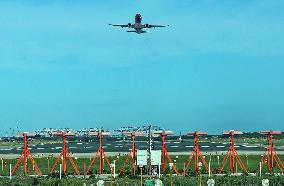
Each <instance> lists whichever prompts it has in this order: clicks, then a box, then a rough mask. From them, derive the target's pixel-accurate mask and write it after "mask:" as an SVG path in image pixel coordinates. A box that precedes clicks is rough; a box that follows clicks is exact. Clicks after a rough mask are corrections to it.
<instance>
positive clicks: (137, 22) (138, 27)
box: [131, 14, 145, 34]
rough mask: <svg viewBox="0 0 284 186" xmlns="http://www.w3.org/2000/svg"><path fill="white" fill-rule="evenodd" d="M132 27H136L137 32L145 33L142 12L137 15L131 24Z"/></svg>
mask: <svg viewBox="0 0 284 186" xmlns="http://www.w3.org/2000/svg"><path fill="white" fill-rule="evenodd" d="M131 28H134V29H135V32H136V33H137V34H141V33H145V31H143V25H142V17H141V15H140V14H136V15H135V23H134V24H132V25H131Z"/></svg>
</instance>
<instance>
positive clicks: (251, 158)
mask: <svg viewBox="0 0 284 186" xmlns="http://www.w3.org/2000/svg"><path fill="white" fill-rule="evenodd" d="M279 157H280V159H281V160H282V161H283V159H284V155H280V156H279ZM125 158H126V157H125V156H120V157H119V158H118V159H117V157H116V156H113V157H109V160H110V162H113V160H116V172H118V169H119V168H121V167H122V164H123V162H124V160H125ZM171 158H172V160H173V161H175V165H176V167H177V169H178V170H179V171H180V172H181V170H183V168H184V166H185V163H186V161H187V159H188V156H184V155H182V156H171ZM223 158H224V155H220V156H219V163H218V157H217V156H216V155H211V156H210V155H207V156H205V159H206V161H207V162H209V161H210V162H211V163H210V164H211V170H212V172H213V173H217V169H219V168H220V166H221V162H222V160H223ZM240 158H241V160H242V161H243V163H244V164H245V166H246V168H247V171H248V172H251V173H252V172H253V171H254V170H255V169H256V167H257V166H258V165H259V161H260V156H259V155H248V156H247V157H246V156H245V155H241V156H240ZM35 161H36V163H37V164H38V166H39V168H40V170H41V172H42V173H43V174H44V175H48V174H49V173H50V170H51V168H52V166H53V164H54V163H55V161H56V157H52V158H48V159H47V158H35ZM74 161H75V163H76V165H77V168H78V170H79V171H80V173H81V174H83V173H84V172H85V171H84V165H85V166H86V168H88V166H89V164H90V162H91V160H90V158H77V159H76V160H75V159H74ZM3 162H4V164H5V165H4V167H3V171H2V169H1V171H0V173H1V175H9V164H12V166H14V165H15V163H16V159H4V160H3ZM193 163H194V162H193V161H192V162H191V164H190V166H189V168H188V170H187V173H188V174H193ZM168 165H169V164H168V162H167V164H166V167H167V170H166V172H167V173H169V166H168ZM29 169H30V170H31V172H32V170H33V167H32V165H31V163H30V162H29ZM56 170H57V171H59V166H58V167H57V168H56ZM98 170H99V159H98V158H97V159H96V161H95V163H94V165H93V168H92V173H93V174H97V173H98ZM266 171H267V169H266V168H264V170H263V172H266ZM68 172H69V174H71V175H73V174H74V171H73V168H72V166H71V164H70V162H69V161H68ZM202 172H203V173H205V169H204V166H203V167H202ZM236 172H239V173H240V172H242V170H241V168H240V166H239V165H236ZM275 172H279V170H278V167H277V166H276V165H275ZM22 173H23V167H22V166H21V167H19V170H18V171H17V174H18V175H20V174H22ZM104 173H110V169H109V167H108V166H107V163H106V161H104ZM224 173H229V161H227V164H226V166H225V168H224ZM125 174H127V175H128V174H129V175H131V164H130V162H128V164H127V165H126V168H125Z"/></svg>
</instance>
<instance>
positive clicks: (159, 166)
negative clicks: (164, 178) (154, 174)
mask: <svg viewBox="0 0 284 186" xmlns="http://www.w3.org/2000/svg"><path fill="white" fill-rule="evenodd" d="M158 168H159V179H160V178H161V165H160V164H158Z"/></svg>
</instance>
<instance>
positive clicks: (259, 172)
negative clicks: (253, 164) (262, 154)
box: [259, 162, 261, 176]
mask: <svg viewBox="0 0 284 186" xmlns="http://www.w3.org/2000/svg"><path fill="white" fill-rule="evenodd" d="M259 176H261V162H259Z"/></svg>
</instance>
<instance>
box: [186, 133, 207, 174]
mask: <svg viewBox="0 0 284 186" xmlns="http://www.w3.org/2000/svg"><path fill="white" fill-rule="evenodd" d="M188 135H193V136H194V148H193V151H192V154H191V155H190V156H189V158H188V160H187V162H186V164H185V167H184V169H183V172H184V173H185V171H186V170H187V169H188V166H189V165H190V163H191V161H192V159H193V161H194V171H195V173H196V174H198V173H199V171H198V163H199V158H200V159H201V161H202V164H203V165H204V167H205V169H206V171H207V172H208V171H209V167H208V164H207V162H206V160H205V158H204V157H203V155H202V153H201V151H200V149H199V144H198V142H199V139H198V136H199V135H207V132H197V131H195V132H191V133H188ZM211 174H212V173H211Z"/></svg>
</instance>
